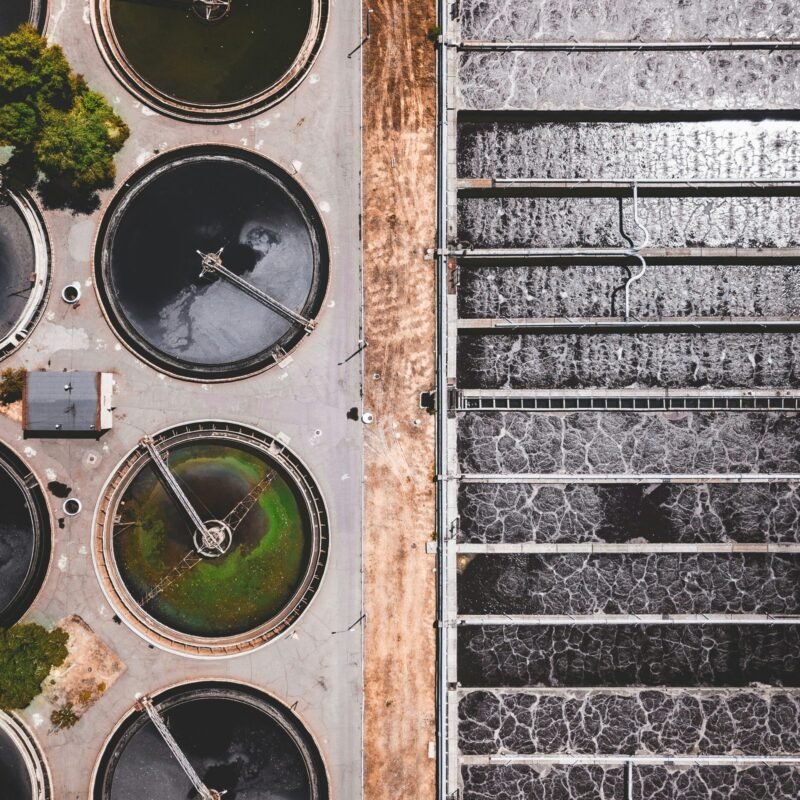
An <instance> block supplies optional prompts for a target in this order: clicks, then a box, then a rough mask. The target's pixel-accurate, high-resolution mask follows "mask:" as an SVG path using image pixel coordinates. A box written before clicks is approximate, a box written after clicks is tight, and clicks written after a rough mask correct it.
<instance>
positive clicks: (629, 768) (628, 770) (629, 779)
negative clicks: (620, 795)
mask: <svg viewBox="0 0 800 800" xmlns="http://www.w3.org/2000/svg"><path fill="white" fill-rule="evenodd" d="M625 779H626V783H627V788H628V800H633V761H631V760H630V759H628V761H627V763H626V764H625Z"/></svg>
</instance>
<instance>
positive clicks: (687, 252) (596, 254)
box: [437, 247, 800, 266]
mask: <svg viewBox="0 0 800 800" xmlns="http://www.w3.org/2000/svg"><path fill="white" fill-rule="evenodd" d="M438 254H439V253H438V252H437V255H438ZM442 254H443V255H445V256H449V257H452V258H460V259H474V260H478V259H480V260H481V261H490V260H501V261H509V260H513V259H523V258H525V259H527V258H613V259H621V258H623V257H625V256H627V255H628V254H629V251H628V249H627V248H624V247H591V248H589V247H586V248H583V247H480V248H479V247H464V248H460V249H459V248H455V247H451V248H449V249H446V250H444V252H443V253H442ZM642 255H643V256H645V258H648V259H653V258H662V259H675V260H680V261H687V260H689V259H697V258H702V259H715V260H727V259H736V260H739V261H742V260H745V259H747V260H748V263H752V259H758V260H761V261H763V260H764V259H783V260H787V261H790V260H791V261H794V260H797V259H800V247H648V248H647V250H646V252H643V253H642ZM576 266H579V265H576Z"/></svg>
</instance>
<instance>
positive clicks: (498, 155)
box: [458, 119, 800, 181]
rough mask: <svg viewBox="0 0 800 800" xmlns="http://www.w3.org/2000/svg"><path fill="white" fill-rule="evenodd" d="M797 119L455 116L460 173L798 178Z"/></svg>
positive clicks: (799, 132)
mask: <svg viewBox="0 0 800 800" xmlns="http://www.w3.org/2000/svg"><path fill="white" fill-rule="evenodd" d="M798 159H800V123H799V122H797V121H794V120H774V119H768V120H762V121H750V120H744V119H726V120H712V121H702V122H697V121H691V120H682V121H662V120H658V121H647V122H599V121H598V122H541V121H540V122H534V121H525V122H522V121H496V122H462V123H460V124H459V126H458V174H459V176H460V177H464V178H480V177H492V178H564V179H574V178H593V179H599V178H605V179H621V178H623V179H624V178H638V179H640V180H641V179H644V178H658V179H662V180H681V181H683V180H698V179H710V180H714V179H719V178H729V179H734V180H739V179H747V178H754V179H758V178H797V177H798V168H797V164H798Z"/></svg>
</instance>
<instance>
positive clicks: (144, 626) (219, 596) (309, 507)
mask: <svg viewBox="0 0 800 800" xmlns="http://www.w3.org/2000/svg"><path fill="white" fill-rule="evenodd" d="M327 551H328V525H327V515H326V511H325V506H324V503H323V500H322V497H321V495H320V493H319V490H318V488H317V486H316V484H315V482H314V480H313V478H312V477H311V474H310V473H309V471H308V470H307V469H306V467H305V466H304V465H303V464H302V463H301V462H300V461H299V459H298V458H297V457H296V456H295V455H294V454H293V453H291V451H289V450H288V449H287V448H286V447H285V446H284V445H283V444H282V443H281V442H280V441H279V440H277V439H274V438H272V437H271V436H269V435H267V434H265V433H262V432H260V431H256V430H254V429H252V428H247V427H245V426H242V425H238V424H236V423H228V422H210V421H201V422H193V423H187V424H185V425H181V426H178V427H174V428H170V429H168V430H165V431H162V432H161V433H158V434H156V435H154V436H152V437H149V436H146V437H143V438H142V440H141V441H140V443H139V446H138V447H137V448H136V449H135V450H134V451H133V452H132V453H131V454H130V455H129V456H128V457H127V458H126V459H125V461H124V462H123V463H122V464H121V465H120V467H119V468H118V470H117V472H116V473H115V474H114V475H113V476H112V478H111V480H110V481H109V483H108V485H107V487H106V491H105V493H104V496H103V498H102V499H101V502H100V506H99V508H98V512H97V515H96V517H95V546H94V555H95V563H96V565H97V568H98V571H99V574H100V579H101V582H102V585H103V587H104V590H105V591H106V594H107V595H108V597H109V599H110V600H111V602H112V603H113V605H114V606H115V607H116V608H117V609H118V611H119V613H120V614H121V615H122V617H123V619H125V621H126V622H127V623H128V624H129V625H130V626H131V627H132V628H133V629H134V630H135V631H136V632H138V633H139V634H140V635H142V636H144V637H145V638H147V639H150V640H151V641H154V642H155V643H157V644H159V645H160V646H162V647H165V648H167V649H171V650H173V651H175V652H179V653H181V654H185V655H197V656H227V655H233V654H238V653H242V652H245V651H247V650H248V649H251V648H254V647H258V646H260V645H263V644H265V643H266V642H268V641H270V640H271V639H273V638H275V637H277V636H279V635H280V634H281V633H283V632H285V631H286V630H287V629H288V628H289V627H290V626H291V625H292V624H293V623H294V622H295V621H296V620H297V619H298V617H299V616H300V615H301V614H302V613H303V611H304V610H305V609H306V608H307V607H308V605H309V603H310V602H311V599H312V597H313V596H314V594H315V592H316V590H317V588H318V586H319V584H320V581H321V580H322V575H323V572H324V569H325V561H326V557H327Z"/></svg>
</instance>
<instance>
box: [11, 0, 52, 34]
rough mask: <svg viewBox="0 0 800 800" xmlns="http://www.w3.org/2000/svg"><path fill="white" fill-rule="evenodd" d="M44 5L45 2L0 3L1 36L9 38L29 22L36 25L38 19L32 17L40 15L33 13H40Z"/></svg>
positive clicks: (16, 1)
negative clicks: (9, 35)
mask: <svg viewBox="0 0 800 800" xmlns="http://www.w3.org/2000/svg"><path fill="white" fill-rule="evenodd" d="M44 3H45V0H2V2H1V3H0V36H7V35H8V34H9V33H12V32H13V31H15V30H16V29H17V28H19V26H20V25H23V24H25V23H27V22H30V23H33V24H34V25H36V24H37V23H38V19H32V18H31V17H32V16H36V17H38V16H39V14H38V13H36V14H34V13H33V12H35V11H38V10H39V7H40V5H42V4H44Z"/></svg>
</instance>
